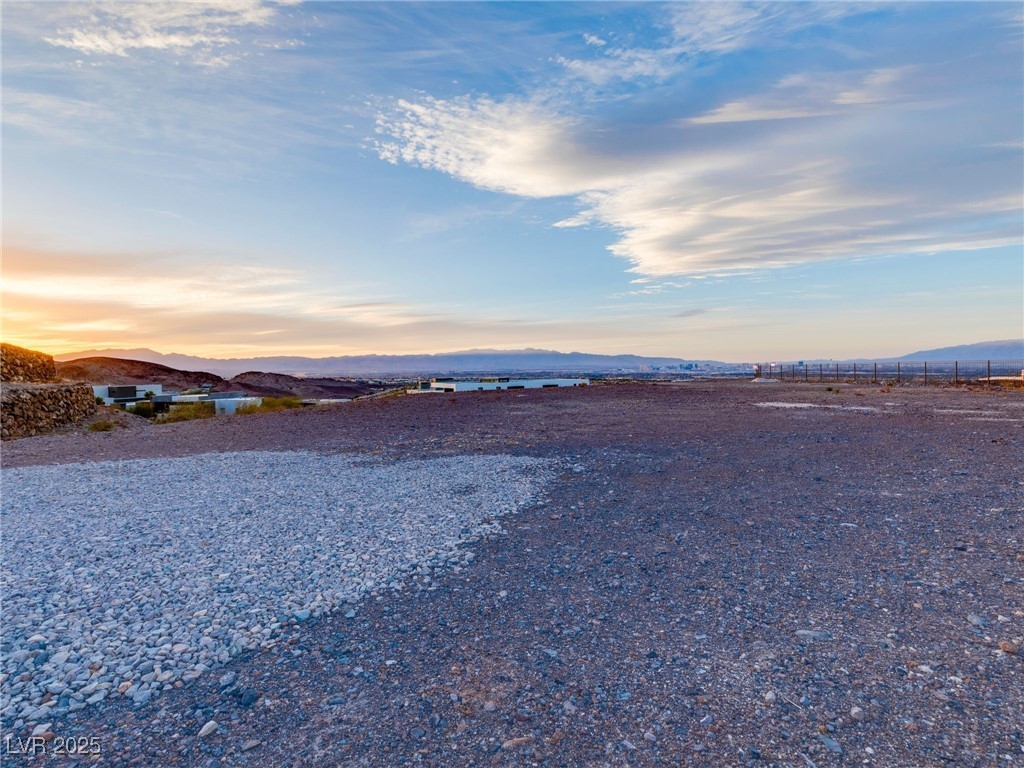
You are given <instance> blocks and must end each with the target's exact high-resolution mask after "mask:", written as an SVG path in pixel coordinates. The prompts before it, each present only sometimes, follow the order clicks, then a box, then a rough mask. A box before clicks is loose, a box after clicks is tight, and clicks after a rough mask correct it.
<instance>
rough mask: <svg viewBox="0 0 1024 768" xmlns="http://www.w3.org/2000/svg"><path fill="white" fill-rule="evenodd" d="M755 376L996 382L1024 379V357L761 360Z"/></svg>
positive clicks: (887, 380) (825, 380) (838, 379)
mask: <svg viewBox="0 0 1024 768" xmlns="http://www.w3.org/2000/svg"><path fill="white" fill-rule="evenodd" d="M755 376H760V377H763V378H766V379H784V380H786V381H817V382H827V381H841V382H862V383H872V384H873V383H896V384H906V383H917V384H940V383H948V384H978V383H981V384H995V383H1002V382H1004V381H1008V380H1014V381H1020V382H1024V359H1021V360H934V361H932V360H929V361H917V360H913V361H906V360H897V361H895V362H892V361H888V360H885V361H880V362H875V361H863V360H861V361H857V362H845V363H832V362H829V363H758V364H757V367H756V368H755Z"/></svg>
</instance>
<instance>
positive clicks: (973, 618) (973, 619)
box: [967, 613, 988, 628]
mask: <svg viewBox="0 0 1024 768" xmlns="http://www.w3.org/2000/svg"><path fill="white" fill-rule="evenodd" d="M967 621H968V623H969V624H970V625H971V626H974V627H979V628H980V627H987V626H988V622H987V621H985V620H984V619H983V618H981V616H979V615H978V614H976V613H969V614H967Z"/></svg>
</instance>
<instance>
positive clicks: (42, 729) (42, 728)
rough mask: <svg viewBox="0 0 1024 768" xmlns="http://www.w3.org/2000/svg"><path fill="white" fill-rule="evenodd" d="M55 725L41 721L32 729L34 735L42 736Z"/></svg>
mask: <svg viewBox="0 0 1024 768" xmlns="http://www.w3.org/2000/svg"><path fill="white" fill-rule="evenodd" d="M52 727H53V723H41V724H39V725H37V726H36V727H35V728H33V729H32V735H33V736H42V735H43V734H44V733H49V731H50V729H51V728H52Z"/></svg>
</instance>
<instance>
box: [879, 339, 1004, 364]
mask: <svg viewBox="0 0 1024 768" xmlns="http://www.w3.org/2000/svg"><path fill="white" fill-rule="evenodd" d="M892 359H893V360H1024V339H1005V340H1003V341H979V342H978V343H977V344H960V345H958V346H955V347H939V348H938V349H925V350H922V351H921V352H912V353H911V354H909V355H904V356H903V357H894V358H892Z"/></svg>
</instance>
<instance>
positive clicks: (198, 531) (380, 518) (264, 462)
mask: <svg viewBox="0 0 1024 768" xmlns="http://www.w3.org/2000/svg"><path fill="white" fill-rule="evenodd" d="M542 464H544V462H542V461H541V460H539V459H531V458H525V457H519V458H513V457H504V456H475V457H467V458H465V459H458V460H456V459H452V458H436V459H428V460H420V461H404V462H397V463H391V464H388V465H383V466H382V465H367V464H366V463H365V462H364V463H362V464H359V463H357V462H355V461H354V460H353V459H351V458H347V457H343V456H318V455H317V454H314V453H309V452H280V453H272V452H250V453H225V454H214V455H210V456H196V457H188V458H177V459H161V460H154V459H148V460H137V461H118V462H109V461H107V462H98V463H80V464H74V465H72V466H70V467H68V466H49V467H28V468H23V469H16V470H9V471H8V472H7V473H6V474H5V475H4V481H3V487H4V529H5V535H4V537H3V549H2V553H3V559H2V566H0V588H2V589H3V594H4V601H3V607H2V613H0V616H2V623H3V627H4V636H3V651H4V666H3V672H4V674H6V675H7V676H8V681H7V685H6V686H5V691H4V695H3V698H2V700H0V704H2V707H0V714H2V716H3V717H4V718H5V721H6V722H11V723H12V724H13V728H14V730H15V731H19V730H21V729H22V728H23V727H24V726H26V725H27V726H29V727H32V728H33V730H34V729H35V728H36V727H40V728H42V731H43V732H45V731H48V730H50V729H49V728H45V726H42V725H41V724H44V723H47V722H52V721H53V720H54V719H56V718H60V717H62V716H63V715H65V714H67V713H68V712H75V711H78V710H81V709H83V708H85V707H86V706H88V705H90V704H98V703H100V702H102V701H104V700H105V699H106V698H107V697H108V696H110V697H111V698H113V697H114V696H124V697H125V698H130V699H131V700H132V702H133V703H134V704H135V705H137V706H138V705H143V704H146V703H147V702H149V701H150V700H151V699H152V698H153V696H154V695H158V694H159V693H160V692H161V691H164V690H170V689H171V688H172V687H173V686H174V684H175V683H176V682H177V681H179V680H185V681H188V680H192V679H195V678H196V677H198V676H199V675H200V674H202V673H203V672H208V671H210V670H211V669H214V668H216V667H219V666H221V665H223V664H226V663H228V662H229V661H230V660H231V659H232V658H234V657H236V656H238V654H239V653H241V652H242V651H244V650H246V649H251V648H272V647H274V646H275V645H277V643H278V642H279V641H280V640H281V637H282V635H283V634H285V633H286V632H287V631H288V630H289V629H290V628H292V627H294V626H295V625H298V624H301V623H303V622H305V621H308V620H309V619H310V618H316V617H317V616H320V615H322V614H324V613H327V612H329V611H331V610H334V609H336V608H338V607H339V606H342V605H346V604H349V603H351V604H355V603H356V602H357V601H358V600H360V599H361V598H362V597H363V596H364V595H366V594H370V595H377V594H378V592H379V591H383V590H385V589H391V590H400V589H401V588H402V586H403V584H402V582H403V580H405V578H406V577H407V576H408V575H409V574H415V575H416V576H417V577H419V579H420V582H419V583H417V586H421V584H422V582H423V581H426V582H427V585H428V587H429V583H430V581H431V578H432V575H433V574H434V573H435V572H436V570H437V569H439V568H443V567H444V566H446V565H451V566H458V565H468V564H469V563H470V562H471V561H472V558H473V557H474V555H473V553H472V552H468V551H465V550H462V549H460V548H459V547H460V545H463V544H467V543H470V542H473V541H476V540H477V539H479V538H480V537H481V536H485V535H487V534H491V533H495V532H497V531H499V530H500V523H499V522H498V521H499V520H500V518H502V517H503V516H505V515H507V514H511V513H513V512H515V511H516V510H517V509H519V508H520V507H521V506H523V505H524V504H529V503H531V502H534V501H536V500H537V498H538V491H539V485H540V484H541V483H542V482H543V479H544V476H543V473H541V472H539V471H538V470H539V467H540V466H541V465H542ZM55 520H60V521H61V524H60V534H59V535H54V521H55ZM355 612H356V608H355V607H352V608H350V609H349V613H351V614H352V615H355ZM47 694H50V695H49V696H47Z"/></svg>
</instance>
